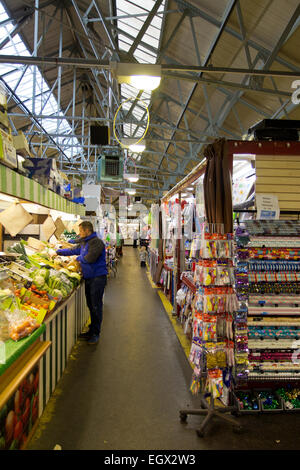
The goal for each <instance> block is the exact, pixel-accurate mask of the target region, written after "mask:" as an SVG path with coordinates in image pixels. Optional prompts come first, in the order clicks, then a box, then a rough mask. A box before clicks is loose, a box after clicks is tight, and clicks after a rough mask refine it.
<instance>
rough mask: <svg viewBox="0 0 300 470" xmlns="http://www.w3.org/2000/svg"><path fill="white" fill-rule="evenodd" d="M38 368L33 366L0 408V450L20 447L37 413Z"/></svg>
mask: <svg viewBox="0 0 300 470" xmlns="http://www.w3.org/2000/svg"><path fill="white" fill-rule="evenodd" d="M38 394H39V370H38V367H35V368H34V369H33V370H32V371H31V372H30V373H29V374H28V375H27V377H25V379H24V380H23V381H22V382H21V384H20V385H19V387H18V389H17V390H16V392H15V393H14V394H13V395H12V396H11V397H10V399H9V400H8V402H7V403H6V404H5V405H4V406H3V407H2V408H1V409H0V450H17V449H20V448H22V447H23V446H24V445H25V444H26V441H27V439H28V436H29V434H30V432H31V430H32V428H33V426H34V424H35V423H36V421H37V418H38V413H39V410H38V408H39V400H38V399H39V396H38Z"/></svg>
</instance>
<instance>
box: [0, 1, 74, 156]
mask: <svg viewBox="0 0 300 470" xmlns="http://www.w3.org/2000/svg"><path fill="white" fill-rule="evenodd" d="M8 19H9V16H8V15H7V13H6V11H5V9H4V7H3V4H2V2H1V1H0V37H1V38H5V37H9V41H8V43H7V44H6V45H5V46H4V47H3V48H2V49H1V54H8V55H23V56H30V55H31V54H30V52H29V50H28V49H27V47H26V45H25V44H24V42H23V41H22V39H21V37H20V35H19V34H16V35H14V36H13V37H10V33H11V31H12V30H13V29H14V25H13V23H12V22H11V23H9V22H5V20H8ZM1 22H4V23H3V25H2V26H1ZM0 71H1V73H0V75H1V77H2V79H3V80H4V82H6V83H7V85H9V87H10V88H11V89H12V90H13V91H14V93H15V94H16V95H17V96H18V98H19V99H20V100H21V101H22V102H23V104H24V105H25V106H26V107H27V108H28V110H29V111H30V112H32V113H34V114H37V115H38V114H42V115H48V116H51V115H55V116H61V117H63V112H62V111H61V110H60V109H59V106H58V103H57V100H56V98H55V96H54V95H53V93H52V92H51V90H50V88H49V86H48V84H47V82H46V81H45V80H44V78H43V76H42V74H41V72H40V71H39V69H38V68H36V67H34V66H24V65H21V66H20V65H13V64H8V65H6V64H1V66H0ZM34 83H35V87H34ZM38 121H39V123H40V124H41V125H42V126H43V128H44V129H45V130H46V132H47V133H49V134H64V137H53V140H54V141H55V142H56V143H57V144H58V145H63V150H64V153H65V155H66V156H67V157H69V158H72V157H73V156H75V155H73V151H74V150H73V146H77V145H80V144H79V141H78V139H77V138H76V137H69V138H68V137H67V135H68V134H72V128H71V126H70V124H69V122H68V121H67V119H57V120H56V119H39V120H38ZM76 153H78V150H77V151H76Z"/></svg>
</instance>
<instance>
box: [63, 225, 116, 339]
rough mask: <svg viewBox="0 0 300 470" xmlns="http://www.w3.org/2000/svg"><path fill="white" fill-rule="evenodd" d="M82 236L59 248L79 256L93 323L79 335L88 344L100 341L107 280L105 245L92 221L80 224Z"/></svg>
mask: <svg viewBox="0 0 300 470" xmlns="http://www.w3.org/2000/svg"><path fill="white" fill-rule="evenodd" d="M79 235H80V238H79V239H78V240H77V243H78V244H77V245H76V246H75V247H74V248H71V249H62V250H57V252H56V253H57V254H58V255H61V256H74V255H78V256H77V258H76V259H77V261H79V263H80V265H81V268H82V274H83V278H84V281H85V296H86V302H87V305H88V308H89V311H90V316H91V323H90V325H89V330H88V332H87V333H82V334H80V335H79V337H80V338H83V339H86V340H87V342H88V344H97V343H98V341H99V336H100V331H101V324H102V317H103V311H102V310H103V294H104V289H105V286H106V281H107V268H106V255H105V245H104V243H103V241H102V240H100V238H98V237H97V234H96V233H95V232H94V228H93V225H92V224H91V222H88V221H84V222H82V223H81V224H80V225H79Z"/></svg>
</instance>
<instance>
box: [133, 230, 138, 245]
mask: <svg viewBox="0 0 300 470" xmlns="http://www.w3.org/2000/svg"><path fill="white" fill-rule="evenodd" d="M132 238H133V248H137V241H138V238H139V236H138V233H137V231H136V230H135V231H134V232H133V235H132Z"/></svg>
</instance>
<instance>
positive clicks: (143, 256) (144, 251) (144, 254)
mask: <svg viewBox="0 0 300 470" xmlns="http://www.w3.org/2000/svg"><path fill="white" fill-rule="evenodd" d="M146 257H147V249H146V247H145V246H141V248H140V262H141V267H142V268H143V267H145V266H146Z"/></svg>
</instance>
